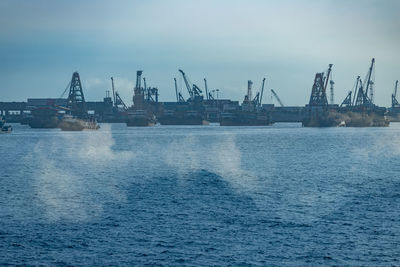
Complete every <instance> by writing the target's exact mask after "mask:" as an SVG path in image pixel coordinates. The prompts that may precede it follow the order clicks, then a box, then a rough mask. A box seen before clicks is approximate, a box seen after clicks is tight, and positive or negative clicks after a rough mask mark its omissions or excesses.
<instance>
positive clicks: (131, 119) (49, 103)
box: [0, 58, 400, 132]
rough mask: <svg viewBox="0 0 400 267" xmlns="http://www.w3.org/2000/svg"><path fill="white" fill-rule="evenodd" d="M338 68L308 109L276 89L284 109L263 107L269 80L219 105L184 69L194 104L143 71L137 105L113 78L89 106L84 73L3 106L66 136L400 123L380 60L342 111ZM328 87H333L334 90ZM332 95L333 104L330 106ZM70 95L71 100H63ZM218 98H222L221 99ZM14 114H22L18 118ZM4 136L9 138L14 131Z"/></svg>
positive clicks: (315, 89) (320, 76)
mask: <svg viewBox="0 0 400 267" xmlns="http://www.w3.org/2000/svg"><path fill="white" fill-rule="evenodd" d="M332 67H333V64H329V67H328V69H327V70H326V71H325V72H319V73H316V75H315V79H314V83H313V85H312V87H311V95H310V100H309V103H308V104H306V105H305V106H304V107H302V106H298V107H285V106H284V104H283V102H282V100H281V99H280V98H279V96H278V94H277V93H276V91H275V90H274V89H270V91H271V93H272V96H273V97H275V99H276V101H277V102H278V103H279V105H280V107H276V108H275V105H273V104H263V103H262V100H263V95H264V90H265V84H266V78H263V79H262V82H261V87H260V90H259V91H258V92H254V89H253V88H252V87H253V81H251V80H248V82H247V83H248V85H247V90H246V92H245V93H246V94H245V95H244V99H243V101H242V102H241V103H240V102H239V101H234V100H231V99H218V91H219V89H209V88H208V86H207V80H206V78H204V91H203V90H202V89H200V87H199V86H198V85H196V84H194V83H192V82H191V81H190V79H189V78H188V76H187V74H186V73H185V72H184V71H183V70H181V69H179V73H180V74H181V75H182V78H183V80H184V83H185V86H184V87H185V89H186V90H187V93H188V98H187V99H185V97H184V96H183V94H184V93H183V89H182V88H178V86H177V80H176V78H174V84H175V95H176V102H161V101H159V95H160V93H159V89H158V88H156V87H151V86H147V85H146V78H145V77H142V74H143V71H142V70H138V71H137V72H136V85H135V87H134V88H132V92H133V96H132V105H131V106H128V105H127V104H125V102H124V101H123V99H121V97H120V95H119V94H118V91H116V89H115V87H114V78H113V77H111V90H105V92H106V97H105V98H104V99H103V102H87V101H85V96H84V89H83V86H82V82H81V78H80V75H79V73H78V72H74V73H73V74H72V79H71V81H70V82H69V84H68V85H67V87H66V89H65V90H64V92H63V93H62V96H61V97H60V98H57V99H29V98H28V101H27V102H8V103H7V102H0V111H1V115H2V116H3V114H4V116H3V120H5V121H7V120H8V121H11V122H20V123H22V124H28V125H29V126H30V127H32V128H61V129H62V130H64V131H81V130H85V129H86V130H97V129H98V128H99V126H98V125H97V121H99V122H108V123H110V122H124V123H126V125H127V126H129V127H146V126H154V125H156V124H157V123H159V124H162V125H207V124H209V123H210V122H211V123H219V124H220V125H221V126H262V125H264V126H267V125H271V124H273V123H275V122H301V123H302V125H303V126H305V127H338V126H340V127H341V126H344V127H346V126H347V127H385V126H389V124H390V121H399V114H400V105H399V102H398V100H397V87H398V81H396V83H395V87H394V91H393V94H392V96H391V101H392V106H391V107H390V108H385V107H379V106H377V105H375V104H374V96H375V93H376V91H375V90H376V85H375V80H374V77H375V75H374V73H375V58H373V59H372V60H371V64H370V67H369V69H368V72H367V74H366V76H365V79H361V76H357V79H356V83H355V86H354V88H352V90H350V91H349V93H348V95H347V97H346V98H345V99H344V100H343V101H342V102H341V104H340V105H338V104H335V103H334V85H335V82H334V81H333V80H332V79H331V72H332ZM328 85H329V86H330V87H329V88H328ZM328 89H329V93H330V99H329V101H328ZM67 92H68V97H67V98H63V96H64V95H65V94H66V93H67ZM215 92H217V97H215V94H214V93H215ZM13 111H14V112H15V111H16V113H13ZM4 132H9V130H8V128H6V129H5V130H4Z"/></svg>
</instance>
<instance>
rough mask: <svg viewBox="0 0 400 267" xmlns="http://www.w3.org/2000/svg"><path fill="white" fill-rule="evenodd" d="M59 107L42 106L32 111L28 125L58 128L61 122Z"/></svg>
mask: <svg viewBox="0 0 400 267" xmlns="http://www.w3.org/2000/svg"><path fill="white" fill-rule="evenodd" d="M58 111H59V110H58V109H56V108H51V107H40V108H36V109H34V110H32V111H31V117H30V118H29V119H28V125H29V126H30V127H31V128H57V127H58V124H59V123H60V114H59V113H58Z"/></svg>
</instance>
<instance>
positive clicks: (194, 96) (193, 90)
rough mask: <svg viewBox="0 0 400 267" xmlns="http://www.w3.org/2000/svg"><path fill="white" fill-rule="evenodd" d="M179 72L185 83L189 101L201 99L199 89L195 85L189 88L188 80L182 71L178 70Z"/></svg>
mask: <svg viewBox="0 0 400 267" xmlns="http://www.w3.org/2000/svg"><path fill="white" fill-rule="evenodd" d="M179 72H180V73H181V74H182V77H183V80H184V81H185V85H186V89H187V90H188V93H189V96H190V98H189V100H190V101H197V100H200V98H202V96H201V93H202V91H201V89H200V88H199V87H198V86H197V85H195V84H193V85H192V86H193V87H191V83H190V82H189V79H188V77H187V76H186V74H185V73H184V72H183V70H179ZM201 100H202V99H201Z"/></svg>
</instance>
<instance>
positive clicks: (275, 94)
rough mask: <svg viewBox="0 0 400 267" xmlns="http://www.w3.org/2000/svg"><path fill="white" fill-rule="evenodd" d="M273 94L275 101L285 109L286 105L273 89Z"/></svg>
mask: <svg viewBox="0 0 400 267" xmlns="http://www.w3.org/2000/svg"><path fill="white" fill-rule="evenodd" d="M271 93H272V95H273V96H274V97H275V99H276V100H277V101H278V103H279V105H281V107H284V106H285V105H284V104H283V102H282V101H281V99H280V98H279V96H278V94H277V93H276V92H275V91H274V89H271Z"/></svg>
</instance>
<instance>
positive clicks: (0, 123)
mask: <svg viewBox="0 0 400 267" xmlns="http://www.w3.org/2000/svg"><path fill="white" fill-rule="evenodd" d="M5 124H6V121H5V120H4V118H3V117H1V116H0V133H11V132H12V130H13V128H12V126H11V125H5Z"/></svg>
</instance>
